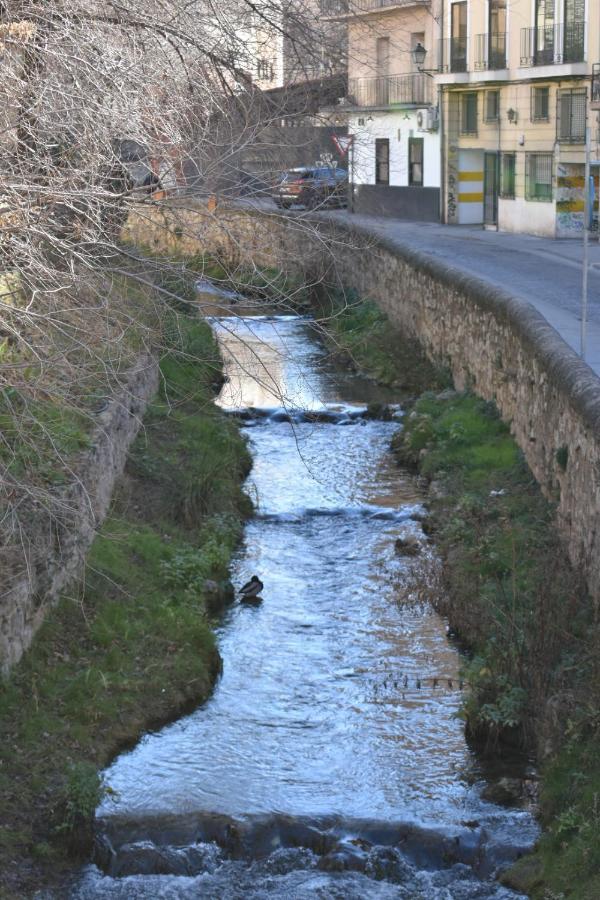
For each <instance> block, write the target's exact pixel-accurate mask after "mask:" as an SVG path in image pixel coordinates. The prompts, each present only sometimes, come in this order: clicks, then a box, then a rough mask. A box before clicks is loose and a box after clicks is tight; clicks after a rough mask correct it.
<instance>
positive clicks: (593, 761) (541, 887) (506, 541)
mask: <svg viewBox="0 0 600 900" xmlns="http://www.w3.org/2000/svg"><path fill="white" fill-rule="evenodd" d="M395 450H396V453H397V456H398V460H399V462H400V463H401V464H402V465H405V466H410V467H411V468H414V469H416V470H418V471H419V472H420V473H421V475H423V476H425V477H426V478H427V479H428V481H430V483H431V490H430V508H431V513H432V517H431V523H430V525H429V527H430V530H432V531H433V533H434V535H435V540H436V544H437V546H438V547H439V549H440V550H441V552H442V556H443V558H444V563H445V565H444V572H445V582H446V584H445V587H446V590H445V591H444V592H443V595H442V597H441V599H440V601H439V608H440V611H441V612H442V613H443V614H445V615H446V616H447V617H448V619H449V622H450V625H451V628H452V629H453V631H454V633H455V634H456V636H457V637H458V638H459V639H460V640H461V641H462V642H463V644H464V646H465V647H466V648H467V649H468V654H467V655H466V657H465V659H466V661H465V664H464V672H463V676H464V678H465V681H466V682H467V683H468V691H467V693H466V699H465V701H464V704H463V708H462V710H461V715H462V716H463V718H464V720H465V725H466V730H467V734H468V736H469V737H470V738H471V739H472V740H473V741H475V742H476V744H477V745H478V746H479V747H480V748H482V749H484V750H486V751H487V752H493V753H502V752H503V749H504V748H505V747H507V745H508V746H509V747H511V748H512V747H514V746H515V745H516V746H521V747H522V748H525V749H530V750H533V751H535V753H536V756H537V759H538V761H539V763H540V767H541V786H540V787H541V794H540V814H541V821H542V824H543V826H544V829H545V831H544V835H543V837H542V839H541V840H540V842H539V845H538V847H537V848H536V852H535V853H534V854H533V855H532V856H529V857H527V858H525V859H523V860H522V861H521V862H520V863H519V864H518V865H517V866H516V867H515V868H514V869H513V870H512V871H511V872H510V873H508V875H507V876H506V881H507V883H509V884H511V885H512V886H514V887H516V888H517V889H519V890H522V891H525V892H527V893H529V894H530V895H531V896H533V897H537V898H544V900H549V898H561V897H565V898H567V897H569V898H571V897H572V898H581V900H592V898H596V897H598V896H599V895H600V856H599V853H600V851H599V850H598V848H599V847H600V814H599V810H600V807H599V800H598V798H599V797H600V764H599V762H598V759H599V755H598V750H599V749H600V716H599V715H598V712H597V709H598V707H597V697H598V696H599V693H598V689H599V688H600V678H599V667H598V649H599V641H598V633H597V625H596V623H595V621H594V616H593V612H592V609H591V604H590V603H589V601H588V599H587V597H586V594H585V590H584V587H583V585H582V584H581V581H580V579H579V578H578V577H577V575H576V573H575V572H574V571H573V570H572V569H571V567H570V565H569V563H568V560H567V557H566V551H565V550H564V548H563V546H562V545H561V542H560V540H559V536H558V534H557V532H556V527H555V524H554V507H553V504H552V503H551V502H549V501H548V500H547V499H545V498H544V497H543V495H542V493H541V491H540V489H539V486H538V485H537V484H536V482H535V480H534V478H533V476H532V474H531V472H530V471H529V469H528V467H527V465H526V463H525V461H524V459H523V456H522V454H521V452H520V450H519V448H518V447H517V445H516V443H515V441H514V440H513V438H512V437H511V435H510V433H509V430H508V427H507V426H506V425H505V424H504V423H503V422H502V421H501V420H500V419H499V417H498V413H497V410H496V409H495V407H494V406H493V405H492V404H489V403H486V402H485V401H483V400H480V399H478V398H477V397H475V396H473V395H472V394H469V393H456V392H454V391H445V392H442V393H441V394H439V393H438V394H436V393H433V392H428V393H425V394H424V395H422V396H421V398H420V399H419V400H418V401H417V403H416V405H415V408H414V410H413V411H412V412H411V413H410V414H409V415H408V417H407V419H406V421H405V426H404V428H403V430H402V431H401V432H399V434H398V435H397V438H396V439H395Z"/></svg>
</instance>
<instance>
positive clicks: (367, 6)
mask: <svg viewBox="0 0 600 900" xmlns="http://www.w3.org/2000/svg"><path fill="white" fill-rule="evenodd" d="M430 3H431V0H320V9H321V13H322V15H324V16H352V15H360V13H366V12H373V11H376V10H378V9H385V8H386V7H387V6H415V4H419V6H429V5H430Z"/></svg>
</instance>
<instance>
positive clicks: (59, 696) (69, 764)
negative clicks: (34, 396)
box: [0, 311, 250, 898]
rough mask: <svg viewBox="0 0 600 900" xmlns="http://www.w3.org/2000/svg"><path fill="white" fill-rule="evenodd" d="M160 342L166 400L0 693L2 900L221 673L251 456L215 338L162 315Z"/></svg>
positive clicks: (63, 855) (54, 866) (80, 832)
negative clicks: (68, 583)
mask: <svg viewBox="0 0 600 900" xmlns="http://www.w3.org/2000/svg"><path fill="white" fill-rule="evenodd" d="M164 331H165V346H166V350H165V352H164V354H163V357H162V362H161V387H160V391H159V394H158V396H157V397H156V399H155V401H154V402H153V403H152V404H151V406H150V408H149V409H148V411H147V414H146V417H145V419H144V427H143V429H142V432H141V433H140V435H139V436H138V438H137V439H136V442H135V444H134V446H133V449H132V452H131V453H130V458H129V461H128V464H127V468H126V472H125V474H124V476H123V478H122V479H121V481H120V484H119V486H118V489H117V491H116V494H115V496H114V500H113V504H112V507H111V510H110V514H109V516H108V518H107V520H106V521H105V523H104V525H103V527H102V529H101V532H100V533H99V534H98V536H97V538H96V540H95V542H94V544H93V547H92V550H91V553H90V556H89V560H88V565H87V570H86V576H85V582H84V584H82V585H80V587H79V588H78V589H77V590H74V591H73V592H71V593H70V595H69V596H64V597H63V598H62V601H61V603H60V604H59V605H58V606H57V607H56V608H55V609H54V610H53V611H52V612H51V613H50V614H49V616H48V618H47V620H46V622H45V624H44V625H43V626H42V628H41V629H40V631H39V632H38V634H37V636H36V638H35V640H34V644H33V646H32V648H31V649H30V651H29V653H28V654H27V655H26V656H25V657H24V658H23V660H21V662H20V664H19V665H18V666H17V667H16V668H15V669H14V670H13V672H12V673H11V676H10V678H9V679H8V680H7V681H6V682H4V683H2V685H0V723H1V729H2V742H1V745H0V763H1V767H0V789H1V792H2V798H3V803H2V811H1V827H0V872H1V873H2V875H1V876H0V896H5V897H11V898H14V897H20V896H29V895H30V893H32V892H33V890H34V888H37V889H39V888H40V887H41V886H42V885H43V884H44V883H45V882H46V879H50V880H54V879H56V877H57V875H60V871H61V869H62V868H64V867H66V866H68V865H69V864H72V862H71V863H69V859H70V860H71V861H72V856H73V854H76V855H77V854H79V855H83V856H85V855H86V854H88V853H89V849H90V840H91V821H92V815H93V811H94V808H95V806H96V805H97V802H98V800H99V799H100V797H101V795H102V792H103V785H102V784H101V782H100V780H99V778H98V775H97V772H98V771H99V770H100V769H101V768H102V767H103V766H105V765H106V764H107V763H108V762H109V761H110V759H111V758H112V757H113V756H114V755H115V753H117V752H118V751H119V750H121V749H122V748H124V747H126V746H128V745H131V744H132V743H134V742H135V741H136V740H137V739H138V738H139V737H140V735H141V734H142V733H143V732H144V731H145V730H146V729H148V728H149V727H151V726H155V725H158V724H159V723H162V722H165V721H167V720H169V719H171V718H173V717H174V716H176V715H178V714H179V713H180V712H181V711H182V710H184V709H186V708H189V707H190V706H192V705H195V704H198V703H200V702H201V701H202V700H204V699H205V698H206V697H207V696H208V694H209V693H210V691H211V689H212V686H213V684H214V681H215V678H216V677H217V676H218V673H219V671H220V658H219V654H218V652H217V649H216V646H215V641H214V637H213V630H212V627H211V626H212V621H211V617H212V616H213V615H214V614H215V612H216V610H217V608H218V606H219V604H221V603H222V602H223V600H224V599H226V597H227V594H228V574H227V573H228V564H229V560H230V556H231V552H232V550H233V548H234V547H235V545H236V543H237V541H238V539H239V537H240V534H241V529H242V525H243V521H244V518H245V517H246V516H247V515H248V513H249V512H250V509H249V501H248V499H247V497H246V496H245V494H244V493H243V492H242V489H241V486H242V482H243V480H244V477H245V475H246V474H247V472H248V470H249V467H250V457H249V454H248V451H247V449H246V445H245V442H244V440H243V439H242V437H241V436H240V434H239V432H238V431H237V429H236V427H235V425H234V423H233V422H232V421H231V420H229V419H228V418H227V417H226V416H225V415H224V414H223V413H222V412H220V410H218V408H217V407H215V405H214V403H213V397H214V394H215V391H216V390H217V388H218V386H219V384H220V383H221V379H222V374H221V361H220V357H219V353H218V349H217V346H216V344H215V341H214V338H213V336H212V333H211V331H210V328H209V326H208V325H207V324H206V323H204V322H202V321H200V320H198V319H196V318H194V317H193V316H188V315H184V314H182V313H181V312H177V311H172V312H170V313H169V314H168V316H167V318H166V321H165V323H164Z"/></svg>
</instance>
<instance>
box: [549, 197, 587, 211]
mask: <svg viewBox="0 0 600 900" xmlns="http://www.w3.org/2000/svg"><path fill="white" fill-rule="evenodd" d="M556 210H557V212H561V213H564V212H584V210H585V203H584V202H583V200H558V201H557V203H556Z"/></svg>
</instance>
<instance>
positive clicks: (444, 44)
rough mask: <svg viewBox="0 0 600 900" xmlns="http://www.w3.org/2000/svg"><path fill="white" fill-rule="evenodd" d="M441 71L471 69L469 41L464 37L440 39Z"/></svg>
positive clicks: (439, 56) (439, 65) (439, 57)
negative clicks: (469, 63)
mask: <svg viewBox="0 0 600 900" xmlns="http://www.w3.org/2000/svg"><path fill="white" fill-rule="evenodd" d="M438 60H439V64H438V68H439V71H440V72H467V71H468V69H469V66H468V60H469V41H468V39H467V38H466V37H462V38H443V39H442V40H440V41H438Z"/></svg>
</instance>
